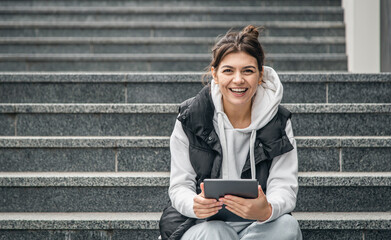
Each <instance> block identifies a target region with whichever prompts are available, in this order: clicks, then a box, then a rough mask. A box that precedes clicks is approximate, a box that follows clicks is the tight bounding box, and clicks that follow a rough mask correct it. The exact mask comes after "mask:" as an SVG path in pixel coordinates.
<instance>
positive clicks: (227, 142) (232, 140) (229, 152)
mask: <svg viewBox="0 0 391 240" xmlns="http://www.w3.org/2000/svg"><path fill="white" fill-rule="evenodd" d="M211 95H212V100H213V104H214V106H215V114H214V116H213V123H214V126H215V129H216V132H217V133H218V135H219V138H220V142H221V148H222V152H223V164H222V177H223V179H232V178H238V176H240V172H238V169H241V168H240V167H239V168H238V166H243V165H244V161H245V159H246V157H247V151H248V150H246V149H250V163H251V176H252V179H255V178H256V176H255V158H254V144H255V138H256V131H257V130H258V129H261V128H262V127H264V126H265V125H266V124H267V123H268V122H270V120H272V118H273V117H274V116H275V115H276V114H277V111H278V105H279V104H280V103H281V99H282V95H283V87H282V84H281V81H280V79H279V77H278V75H277V73H276V72H275V71H274V69H272V68H271V67H266V66H264V73H263V81H262V83H261V84H260V85H258V88H257V92H256V93H255V96H254V98H253V104H252V109H251V124H250V126H248V127H247V128H244V129H234V127H233V126H232V124H231V122H230V121H229V119H228V117H227V115H226V114H225V113H224V108H223V102H222V94H221V92H220V89H219V86H218V84H216V83H215V82H214V81H211ZM238 146H240V147H238ZM235 148H236V149H235ZM233 169H236V172H235V171H234V170H233ZM233 172H234V173H233Z"/></svg>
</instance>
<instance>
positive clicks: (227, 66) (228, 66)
mask: <svg viewBox="0 0 391 240" xmlns="http://www.w3.org/2000/svg"><path fill="white" fill-rule="evenodd" d="M225 67H226V68H234V67H232V66H230V65H224V66H222V67H221V68H225ZM243 68H254V69H256V67H254V66H251V65H249V66H245V67H243Z"/></svg>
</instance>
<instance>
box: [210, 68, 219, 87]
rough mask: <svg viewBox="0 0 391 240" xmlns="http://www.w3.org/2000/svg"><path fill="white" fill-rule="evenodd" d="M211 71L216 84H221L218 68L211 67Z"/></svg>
mask: <svg viewBox="0 0 391 240" xmlns="http://www.w3.org/2000/svg"><path fill="white" fill-rule="evenodd" d="M210 71H211V72H212V77H213V81H214V82H215V83H216V84H219V81H218V80H217V70H216V69H215V68H214V67H211V68H210Z"/></svg>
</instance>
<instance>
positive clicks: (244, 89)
mask: <svg viewBox="0 0 391 240" xmlns="http://www.w3.org/2000/svg"><path fill="white" fill-rule="evenodd" d="M246 90H247V89H246V88H235V89H234V88H231V91H232V92H237V93H242V92H245V91H246Z"/></svg>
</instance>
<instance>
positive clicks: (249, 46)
mask: <svg viewBox="0 0 391 240" xmlns="http://www.w3.org/2000/svg"><path fill="white" fill-rule="evenodd" d="M258 29H259V28H257V27H254V26H252V25H248V26H247V27H245V28H243V30H242V31H240V32H232V31H229V32H227V33H226V34H225V35H224V36H223V37H222V38H220V40H218V41H217V43H216V44H215V46H214V47H213V48H212V61H211V62H210V64H209V66H208V67H207V68H206V72H207V73H206V74H205V75H204V76H203V82H205V81H204V80H205V78H206V77H207V76H209V75H210V73H211V69H212V67H214V68H215V69H217V68H218V66H219V64H220V62H221V60H222V59H223V58H224V57H225V56H227V55H228V54H230V53H234V52H240V51H243V52H245V53H247V54H249V55H250V56H252V57H254V58H255V59H257V62H258V69H259V71H262V66H263V65H264V61H265V53H264V51H263V48H262V46H261V44H260V42H259V41H258V36H259V31H258Z"/></svg>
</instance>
